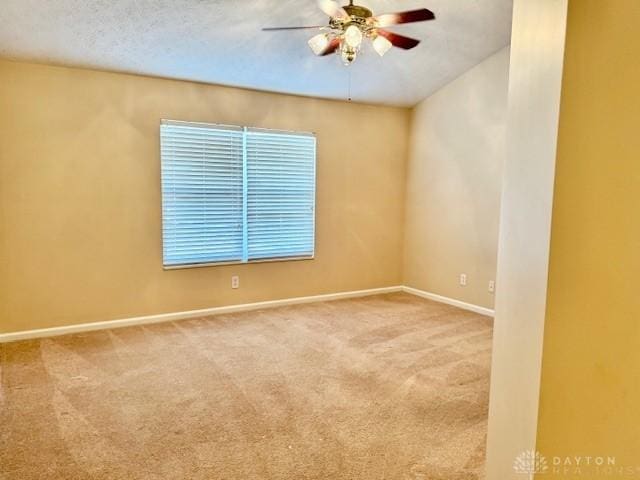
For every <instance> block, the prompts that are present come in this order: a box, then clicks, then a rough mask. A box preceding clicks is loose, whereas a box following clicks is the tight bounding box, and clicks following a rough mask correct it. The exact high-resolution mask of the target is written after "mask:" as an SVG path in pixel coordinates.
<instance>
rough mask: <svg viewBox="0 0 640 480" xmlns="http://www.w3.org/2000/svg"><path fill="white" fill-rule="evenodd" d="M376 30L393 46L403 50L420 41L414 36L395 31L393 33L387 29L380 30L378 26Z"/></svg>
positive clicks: (409, 48)
mask: <svg viewBox="0 0 640 480" xmlns="http://www.w3.org/2000/svg"><path fill="white" fill-rule="evenodd" d="M377 32H378V35H380V36H381V37H384V38H386V39H387V40H389V41H390V42H391V44H392V45H393V46H394V47H398V48H404V49H405V50H411V49H412V48H413V47H415V46H416V45H418V44H419V43H420V40H416V39H415V38H410V37H405V36H404V35H398V34H397V33H393V32H390V31H388V30H382V29H381V28H379V29H378V30H377Z"/></svg>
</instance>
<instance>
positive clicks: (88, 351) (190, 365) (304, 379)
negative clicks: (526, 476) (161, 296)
mask: <svg viewBox="0 0 640 480" xmlns="http://www.w3.org/2000/svg"><path fill="white" fill-rule="evenodd" d="M491 332H492V322H491V320H490V319H488V318H486V317H482V316H480V315H476V314H473V313H469V312H465V311H463V310H459V309H456V308H453V307H449V306H446V305H441V304H438V303H434V302H430V301H427V300H423V299H420V298H418V297H414V296H410V295H407V294H401V293H398V294H390V295H380V296H375V297H367V298H360V299H352V300H341V301H335V302H324V303H315V304H307V305H298V306H292V307H283V308H276V309H269V310H262V311H254V312H246V313H238V314H232V315H220V316H217V317H208V318H202V319H197V320H184V321H180V322H173V323H166V324H158V325H153V326H146V327H132V328H125V329H117V330H110V331H102V332H94V333H87V334H78V335H71V336H66V337H58V338H49V339H43V340H37V341H29V342H18V343H12V344H5V345H2V346H0V368H1V370H0V372H1V377H2V387H1V390H0V409H1V413H0V478H2V479H3V480H9V479H11V480H14V479H16V480H17V479H20V480H29V479H38V480H43V479H118V480H121V479H122V480H131V479H228V480H250V479H282V480H285V479H286V480H293V479H295V480H297V479H318V480H320V479H322V480H327V479H363V480H373V479H402V480H405V479H411V480H432V479H446V480H462V479H465V480H467V479H476V478H482V474H481V472H482V469H483V464H484V444H485V436H486V417H487V402H488V390H489V365H490V355H491V351H490V349H491Z"/></svg>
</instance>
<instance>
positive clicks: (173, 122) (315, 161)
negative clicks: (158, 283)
mask: <svg viewBox="0 0 640 480" xmlns="http://www.w3.org/2000/svg"><path fill="white" fill-rule="evenodd" d="M162 125H182V126H187V127H188V126H193V127H199V128H213V129H215V128H217V129H240V130H241V131H242V133H243V142H242V143H243V154H242V157H243V158H242V176H243V196H242V205H243V211H244V213H243V236H244V237H246V236H247V235H248V221H247V207H248V205H247V198H248V188H247V187H248V180H247V172H248V168H247V149H246V138H247V137H246V135H247V133H248V132H251V131H253V132H266V133H273V134H285V135H298V136H307V137H312V138H313V139H314V155H313V207H312V215H313V219H312V241H313V243H312V253H311V255H294V256H289V257H273V258H256V259H249V258H247V259H246V260H245V259H242V260H229V261H219V262H199V263H182V264H177V265H166V264H165V263H164V230H165V229H164V224H165V219H164V208H163V207H164V200H163V180H164V179H163V168H162V151H161V148H160V155H158V157H159V159H160V217H161V218H160V227H161V228H160V244H161V249H160V251H161V257H162V269H163V270H182V269H187V268H204V267H218V266H225V265H249V264H253V263H273V262H299V261H304V260H315V256H316V231H317V229H316V221H317V220H316V208H317V196H318V188H317V187H318V183H317V179H318V148H317V136H316V134H315V132H310V131H297V130H282V129H271V128H263V127H249V126H240V125H228V124H219V123H208V122H192V121H184V120H170V119H164V118H163V119H161V120H160V125H159V128H158V145H159V146H160V147H161V146H162V133H161V129H162Z"/></svg>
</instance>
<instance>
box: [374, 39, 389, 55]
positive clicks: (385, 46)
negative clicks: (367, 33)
mask: <svg viewBox="0 0 640 480" xmlns="http://www.w3.org/2000/svg"><path fill="white" fill-rule="evenodd" d="M392 46H393V45H392V44H391V42H390V41H389V40H387V39H386V38H384V37H383V36H380V35H378V36H377V37H376V38H374V39H373V49H374V50H375V51H376V53H377V54H378V55H380V56H381V57H382V56H384V54H385V53H387V52H388V51H389V49H390V48H391V47H392Z"/></svg>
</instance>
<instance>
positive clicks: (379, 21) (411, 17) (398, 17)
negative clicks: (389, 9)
mask: <svg viewBox="0 0 640 480" xmlns="http://www.w3.org/2000/svg"><path fill="white" fill-rule="evenodd" d="M435 18H436V16H435V14H434V13H433V12H432V11H431V10H427V9H426V8H421V9H419V10H408V11H406V12H398V13H383V14H382V15H378V16H376V17H373V19H372V20H373V22H375V24H376V25H377V26H378V27H389V26H391V25H400V24H401V23H413V22H424V21H426V20H434V19H435Z"/></svg>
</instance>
